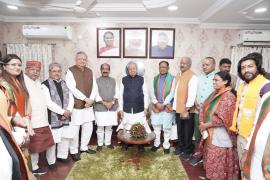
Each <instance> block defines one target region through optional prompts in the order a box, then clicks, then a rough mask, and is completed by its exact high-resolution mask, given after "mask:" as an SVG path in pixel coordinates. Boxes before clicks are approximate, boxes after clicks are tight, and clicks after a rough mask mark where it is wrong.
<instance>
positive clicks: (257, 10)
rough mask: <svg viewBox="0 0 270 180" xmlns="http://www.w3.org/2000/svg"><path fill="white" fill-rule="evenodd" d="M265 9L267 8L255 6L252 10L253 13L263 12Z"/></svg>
mask: <svg viewBox="0 0 270 180" xmlns="http://www.w3.org/2000/svg"><path fill="white" fill-rule="evenodd" d="M265 11H267V8H265V7H261V8H256V9H255V10H254V12H255V13H263V12H265Z"/></svg>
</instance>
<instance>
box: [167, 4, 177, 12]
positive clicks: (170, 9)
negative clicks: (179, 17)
mask: <svg viewBox="0 0 270 180" xmlns="http://www.w3.org/2000/svg"><path fill="white" fill-rule="evenodd" d="M177 9H178V6H176V5H172V6H169V7H168V10H169V11H176V10H177Z"/></svg>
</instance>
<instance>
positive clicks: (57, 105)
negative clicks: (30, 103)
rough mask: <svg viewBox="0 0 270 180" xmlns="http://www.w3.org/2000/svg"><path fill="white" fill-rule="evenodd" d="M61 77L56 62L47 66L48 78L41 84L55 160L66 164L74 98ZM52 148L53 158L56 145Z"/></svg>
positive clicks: (70, 137)
mask: <svg viewBox="0 0 270 180" xmlns="http://www.w3.org/2000/svg"><path fill="white" fill-rule="evenodd" d="M61 76H62V67H61V65H60V64H59V63H57V62H53V63H51V64H50V65H49V78H48V79H47V80H45V81H44V82H43V83H42V90H43V92H44V94H45V99H46V104H47V108H48V109H47V110H48V121H49V123H50V126H51V130H52V134H53V139H54V142H55V143H56V144H57V160H58V161H60V162H62V163H68V162H69V160H68V150H69V145H70V142H71V140H72V139H73V133H72V132H73V131H72V127H73V126H69V122H70V116H71V112H72V109H73V106H74V98H73V95H72V93H71V91H70V90H69V89H68V87H67V85H66V82H65V81H64V80H63V79H62V78H61ZM53 148H54V151H51V153H53V154H52V156H54V157H55V150H56V145H54V146H53Z"/></svg>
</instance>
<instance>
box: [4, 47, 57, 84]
mask: <svg viewBox="0 0 270 180" xmlns="http://www.w3.org/2000/svg"><path fill="white" fill-rule="evenodd" d="M7 54H17V55H18V56H19V57H20V58H21V60H22V62H23V66H24V67H25V63H26V61H27V60H38V61H40V62H41V65H42V68H41V75H40V79H41V81H43V80H45V79H47V78H48V70H49V64H50V63H51V62H52V61H53V45H50V44H7Z"/></svg>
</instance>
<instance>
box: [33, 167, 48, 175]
mask: <svg viewBox="0 0 270 180" xmlns="http://www.w3.org/2000/svg"><path fill="white" fill-rule="evenodd" d="M32 173H33V174H34V175H36V174H38V175H42V174H46V173H47V170H46V169H44V168H38V169H36V170H33V171H32Z"/></svg>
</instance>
